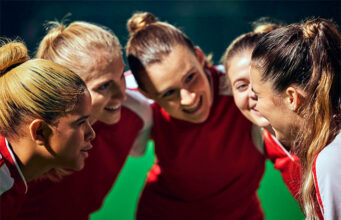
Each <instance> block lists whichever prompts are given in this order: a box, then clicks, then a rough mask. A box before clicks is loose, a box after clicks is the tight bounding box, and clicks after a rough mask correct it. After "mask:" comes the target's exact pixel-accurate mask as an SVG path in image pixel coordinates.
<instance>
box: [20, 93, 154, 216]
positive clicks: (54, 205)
mask: <svg viewBox="0 0 341 220" xmlns="http://www.w3.org/2000/svg"><path fill="white" fill-rule="evenodd" d="M127 94H128V99H127V101H126V102H125V103H123V106H122V110H121V111H122V112H121V119H120V121H119V122H118V123H117V124H113V125H107V124H104V123H102V122H99V121H97V122H96V123H95V124H94V125H93V128H94V130H95V132H96V138H95V139H94V140H93V141H92V145H93V146H94V147H93V148H92V149H91V150H90V152H89V158H87V159H86V161H85V166H84V168H83V170H81V171H78V172H75V173H73V174H72V175H69V176H65V177H63V179H62V180H61V181H58V182H52V181H50V180H38V181H34V182H30V184H29V191H28V194H27V199H25V204H24V205H23V207H22V209H21V211H20V214H19V218H18V219H25V220H27V219H32V220H33V219H34V220H38V219H44V220H45V219H49V220H54V219H55V220H61V219H63V220H83V219H89V215H90V214H91V213H93V212H94V211H96V210H98V209H99V208H100V207H101V206H102V203H103V200H104V198H105V197H106V195H107V194H108V192H109V191H110V190H111V188H112V186H113V184H114V182H115V180H116V178H117V176H118V174H119V172H120V170H121V168H122V166H123V165H124V163H125V161H126V158H127V156H128V154H129V152H130V150H131V148H132V146H133V144H134V141H135V139H136V138H137V137H138V135H140V132H141V131H142V130H143V129H145V128H146V126H147V125H148V123H150V121H149V122H148V121H147V120H146V119H148V115H144V116H142V115H140V114H141V112H142V113H143V114H148V108H149V114H150V118H151V109H150V106H149V103H146V102H145V101H144V100H142V99H141V96H139V95H137V96H136V92H132V91H129V92H127ZM139 109H141V111H140V110H139ZM136 110H138V111H136Z"/></svg>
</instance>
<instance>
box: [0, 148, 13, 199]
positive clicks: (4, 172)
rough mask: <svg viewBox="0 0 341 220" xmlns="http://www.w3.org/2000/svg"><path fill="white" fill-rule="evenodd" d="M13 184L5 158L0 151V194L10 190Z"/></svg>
mask: <svg viewBox="0 0 341 220" xmlns="http://www.w3.org/2000/svg"><path fill="white" fill-rule="evenodd" d="M13 185H14V178H12V177H11V173H10V171H9V169H8V167H7V165H6V164H5V159H4V158H3V157H2V154H1V153H0V196H1V195H2V194H3V193H4V192H7V191H8V190H10V189H11V188H12V187H13Z"/></svg>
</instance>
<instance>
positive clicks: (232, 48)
mask: <svg viewBox="0 0 341 220" xmlns="http://www.w3.org/2000/svg"><path fill="white" fill-rule="evenodd" d="M254 26H255V28H254V31H252V32H249V33H245V34H242V35H240V36H239V37H237V38H236V39H234V40H233V41H232V43H231V44H230V45H229V46H228V47H227V48H226V50H225V53H224V55H223V56H222V58H221V63H223V64H224V67H225V70H226V71H228V68H229V65H230V60H231V59H232V58H233V57H234V56H235V55H238V54H241V53H243V52H245V51H248V50H250V51H252V50H253V49H254V48H255V47H256V45H257V43H258V41H259V40H260V39H261V38H262V37H263V36H264V35H265V34H266V33H267V32H270V31H271V30H274V29H276V28H278V27H280V26H279V25H277V24H273V23H269V22H263V21H262V20H260V21H259V22H258V21H257V22H255V23H254Z"/></svg>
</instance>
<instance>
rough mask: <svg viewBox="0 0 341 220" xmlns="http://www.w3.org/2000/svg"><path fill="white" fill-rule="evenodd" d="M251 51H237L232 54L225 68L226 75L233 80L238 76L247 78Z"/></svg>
mask: <svg viewBox="0 0 341 220" xmlns="http://www.w3.org/2000/svg"><path fill="white" fill-rule="evenodd" d="M250 62H251V53H248V52H245V53H239V54H236V55H235V56H233V57H232V58H231V60H230V62H229V67H228V70H227V74H228V77H229V78H230V79H231V80H232V81H234V80H236V79H238V78H240V77H243V78H249V73H250Z"/></svg>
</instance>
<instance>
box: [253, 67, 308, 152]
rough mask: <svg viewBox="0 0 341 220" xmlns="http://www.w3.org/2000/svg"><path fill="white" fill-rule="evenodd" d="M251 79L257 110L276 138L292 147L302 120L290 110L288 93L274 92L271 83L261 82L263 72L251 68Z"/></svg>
mask: <svg viewBox="0 0 341 220" xmlns="http://www.w3.org/2000/svg"><path fill="white" fill-rule="evenodd" d="M250 79H251V84H252V90H253V93H254V97H253V98H254V99H255V100H256V106H255V109H256V110H258V111H259V112H260V113H261V114H262V115H263V116H264V117H265V118H266V119H267V120H268V121H269V122H270V124H271V126H272V127H273V129H274V131H275V133H276V138H277V139H278V140H279V141H281V142H282V143H283V144H286V145H287V146H290V145H292V141H294V140H295V139H296V136H297V131H298V129H299V127H300V125H301V122H302V119H301V118H300V117H299V115H298V114H297V113H296V112H295V110H293V109H291V108H290V99H289V98H288V97H287V94H286V92H285V91H284V92H282V93H280V94H278V93H277V92H275V91H274V90H273V87H272V86H273V85H272V83H271V82H270V81H262V80H261V71H260V70H259V69H257V68H255V67H253V66H252V67H251V71H250Z"/></svg>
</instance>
